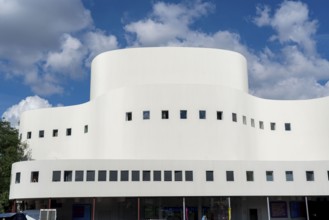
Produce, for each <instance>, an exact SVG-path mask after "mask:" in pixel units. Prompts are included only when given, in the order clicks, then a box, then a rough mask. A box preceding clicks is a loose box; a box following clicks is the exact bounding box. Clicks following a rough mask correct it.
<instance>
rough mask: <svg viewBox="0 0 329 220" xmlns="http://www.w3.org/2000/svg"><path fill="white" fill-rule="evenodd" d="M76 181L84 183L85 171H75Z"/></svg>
mask: <svg viewBox="0 0 329 220" xmlns="http://www.w3.org/2000/svg"><path fill="white" fill-rule="evenodd" d="M75 181H76V182H82V181H83V170H76V171H75Z"/></svg>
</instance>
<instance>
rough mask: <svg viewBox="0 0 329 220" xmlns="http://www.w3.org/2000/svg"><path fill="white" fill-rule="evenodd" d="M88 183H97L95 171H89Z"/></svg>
mask: <svg viewBox="0 0 329 220" xmlns="http://www.w3.org/2000/svg"><path fill="white" fill-rule="evenodd" d="M87 181H95V170H87Z"/></svg>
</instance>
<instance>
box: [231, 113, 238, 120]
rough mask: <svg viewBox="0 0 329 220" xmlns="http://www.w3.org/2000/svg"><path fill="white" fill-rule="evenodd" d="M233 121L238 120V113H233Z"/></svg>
mask: <svg viewBox="0 0 329 220" xmlns="http://www.w3.org/2000/svg"><path fill="white" fill-rule="evenodd" d="M232 121H234V122H237V121H238V118H237V116H236V113H232Z"/></svg>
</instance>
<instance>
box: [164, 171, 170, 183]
mask: <svg viewBox="0 0 329 220" xmlns="http://www.w3.org/2000/svg"><path fill="white" fill-rule="evenodd" d="M164 181H172V174H171V171H170V170H165V171H164Z"/></svg>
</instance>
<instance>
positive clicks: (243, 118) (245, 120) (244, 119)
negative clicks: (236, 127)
mask: <svg viewBox="0 0 329 220" xmlns="http://www.w3.org/2000/svg"><path fill="white" fill-rule="evenodd" d="M242 122H243V124H244V125H246V124H247V117H246V116H244V115H243V116H242Z"/></svg>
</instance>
